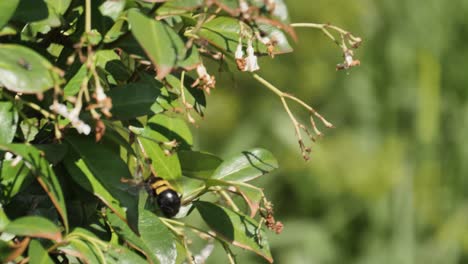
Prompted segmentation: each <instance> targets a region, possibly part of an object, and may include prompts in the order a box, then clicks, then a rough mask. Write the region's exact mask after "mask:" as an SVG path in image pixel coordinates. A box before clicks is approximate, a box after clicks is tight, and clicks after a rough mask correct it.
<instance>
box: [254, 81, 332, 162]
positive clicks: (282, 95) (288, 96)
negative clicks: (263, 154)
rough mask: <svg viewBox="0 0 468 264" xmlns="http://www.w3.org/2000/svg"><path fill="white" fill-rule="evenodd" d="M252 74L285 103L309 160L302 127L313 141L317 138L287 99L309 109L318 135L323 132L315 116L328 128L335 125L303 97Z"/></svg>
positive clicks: (300, 145) (301, 147) (308, 149)
mask: <svg viewBox="0 0 468 264" xmlns="http://www.w3.org/2000/svg"><path fill="white" fill-rule="evenodd" d="M252 76H253V78H254V79H255V80H257V81H258V82H260V83H261V84H263V86H265V87H266V88H268V89H269V90H270V91H272V92H273V93H275V94H276V95H277V96H278V97H279V98H280V100H281V103H282V104H283V107H284V109H285V110H286V113H287V114H288V116H289V119H291V121H292V123H293V125H294V130H295V133H296V137H297V139H298V142H299V147H300V149H301V151H302V155H303V157H304V159H305V160H308V159H309V153H310V148H309V147H306V146H305V144H304V141H303V140H302V135H301V129H302V130H304V131H305V133H307V135H308V136H309V138H310V140H311V141H315V138H314V136H313V135H312V134H311V133H310V132H309V130H308V129H307V128H306V126H304V125H303V124H301V123H300V122H298V121H297V119H296V118H295V116H294V115H293V113H292V111H291V109H290V108H289V105H288V102H287V101H286V99H290V100H292V101H294V102H296V103H298V104H299V105H301V106H302V107H304V108H305V109H307V111H309V115H310V118H311V125H312V129H313V131H314V132H315V133H316V134H317V135H318V136H321V135H322V133H321V132H320V131H319V130H318V128H317V126H316V124H315V121H314V120H313V116H315V117H317V118H318V119H320V121H322V123H323V124H324V125H325V126H326V127H328V128H332V127H334V126H333V124H332V123H330V122H328V121H327V120H326V119H325V118H324V117H323V116H322V115H320V114H319V113H318V112H317V111H315V109H314V108H312V107H311V106H310V105H308V104H306V103H305V102H304V101H302V100H301V99H299V98H297V97H295V96H293V95H291V94H288V93H285V92H283V91H281V90H280V89H278V88H277V87H275V86H274V85H273V84H271V83H270V82H268V81H267V80H265V79H263V78H262V77H260V76H259V75H258V74H255V73H253V74H252Z"/></svg>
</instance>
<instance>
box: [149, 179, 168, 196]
mask: <svg viewBox="0 0 468 264" xmlns="http://www.w3.org/2000/svg"><path fill="white" fill-rule="evenodd" d="M151 188H152V189H153V190H154V191H155V192H156V195H159V194H160V193H162V192H164V191H166V190H172V186H171V185H170V184H169V182H167V181H165V180H163V179H158V180H157V181H156V182H154V183H153V184H151Z"/></svg>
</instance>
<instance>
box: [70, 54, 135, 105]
mask: <svg viewBox="0 0 468 264" xmlns="http://www.w3.org/2000/svg"><path fill="white" fill-rule="evenodd" d="M95 56H96V61H95V66H96V68H98V69H101V70H103V71H104V72H105V73H106V74H109V75H111V76H112V77H113V78H114V79H115V80H117V81H126V80H127V79H128V78H130V71H129V70H128V69H127V67H125V65H124V64H123V63H122V61H121V60H120V57H119V55H117V53H115V51H113V50H99V51H97V52H96V55H95ZM78 65H81V63H79V62H76V65H75V64H74V65H73V66H75V67H76V66H78ZM75 70H76V68H75ZM90 77H91V74H90V73H89V72H88V69H87V67H86V65H81V66H80V67H79V69H78V70H77V71H76V72H75V73H74V75H73V76H72V77H71V76H67V79H69V81H68V82H67V84H66V85H65V87H64V94H65V96H74V95H76V94H78V92H79V91H80V87H81V85H82V84H83V81H85V80H86V78H88V79H89V78H90Z"/></svg>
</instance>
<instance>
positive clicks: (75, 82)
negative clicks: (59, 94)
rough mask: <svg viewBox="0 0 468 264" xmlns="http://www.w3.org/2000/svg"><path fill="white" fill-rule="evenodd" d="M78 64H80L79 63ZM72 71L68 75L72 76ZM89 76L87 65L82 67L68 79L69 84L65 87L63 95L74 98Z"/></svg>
mask: <svg viewBox="0 0 468 264" xmlns="http://www.w3.org/2000/svg"><path fill="white" fill-rule="evenodd" d="M77 64H78V62H77ZM71 72H72V71H68V72H67V75H68V74H70V73H71ZM87 76H88V70H87V68H86V65H82V66H81V67H80V68H79V69H78V71H76V72H75V73H74V75H73V76H71V77H69V78H67V79H68V82H67V83H66V84H65V87H63V93H64V95H65V96H74V95H76V94H78V92H79V91H80V87H81V85H82V84H83V81H84V80H85V78H87Z"/></svg>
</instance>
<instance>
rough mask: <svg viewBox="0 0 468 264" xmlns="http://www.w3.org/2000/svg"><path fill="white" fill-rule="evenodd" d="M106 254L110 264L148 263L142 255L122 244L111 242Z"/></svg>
mask: <svg viewBox="0 0 468 264" xmlns="http://www.w3.org/2000/svg"><path fill="white" fill-rule="evenodd" d="M104 256H105V258H106V261H107V263H109V264H114V263H115V264H122V263H128V264H148V262H147V261H146V260H145V259H143V258H142V257H140V255H138V254H136V253H135V252H133V251H131V250H129V249H128V248H126V247H123V246H120V245H114V244H109V245H108V248H107V250H106V251H105V252H104Z"/></svg>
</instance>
